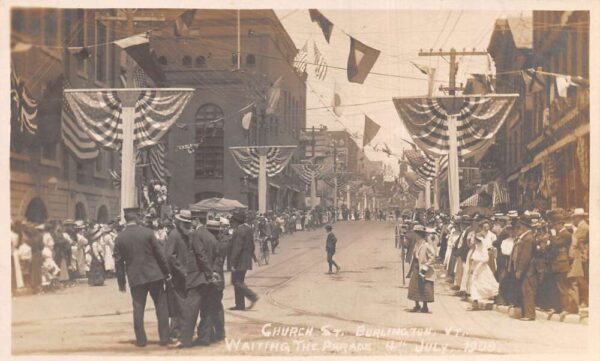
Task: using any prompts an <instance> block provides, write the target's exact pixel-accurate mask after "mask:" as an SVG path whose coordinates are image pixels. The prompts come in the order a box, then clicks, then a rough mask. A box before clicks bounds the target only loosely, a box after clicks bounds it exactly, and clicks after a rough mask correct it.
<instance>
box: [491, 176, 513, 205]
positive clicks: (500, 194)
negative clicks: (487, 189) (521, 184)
mask: <svg viewBox="0 0 600 361" xmlns="http://www.w3.org/2000/svg"><path fill="white" fill-rule="evenodd" d="M509 202H510V196H509V194H508V191H507V190H506V188H504V187H503V186H502V185H500V183H498V182H494V195H493V199H492V205H493V206H496V205H498V204H508V203H509Z"/></svg>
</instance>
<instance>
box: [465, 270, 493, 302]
mask: <svg viewBox="0 0 600 361" xmlns="http://www.w3.org/2000/svg"><path fill="white" fill-rule="evenodd" d="M471 266H472V269H473V273H472V274H473V276H472V278H471V285H470V286H471V287H470V290H469V293H470V294H471V298H472V299H473V300H475V301H483V300H492V299H494V297H496V296H497V295H498V287H499V285H498V282H496V278H495V277H494V273H493V272H492V270H491V269H490V267H489V265H488V263H487V262H478V261H473V264H472V265H471Z"/></svg>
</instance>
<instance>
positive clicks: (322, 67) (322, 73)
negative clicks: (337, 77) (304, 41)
mask: <svg viewBox="0 0 600 361" xmlns="http://www.w3.org/2000/svg"><path fill="white" fill-rule="evenodd" d="M313 48H314V50H315V77H316V78H317V79H319V80H325V77H327V63H326V62H325V57H324V56H323V54H321V52H320V51H319V48H317V44H316V43H313Z"/></svg>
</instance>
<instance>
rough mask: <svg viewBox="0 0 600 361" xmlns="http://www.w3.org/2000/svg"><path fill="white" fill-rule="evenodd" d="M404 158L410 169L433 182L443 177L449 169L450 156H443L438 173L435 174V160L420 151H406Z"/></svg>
mask: <svg viewBox="0 0 600 361" xmlns="http://www.w3.org/2000/svg"><path fill="white" fill-rule="evenodd" d="M404 156H405V157H406V160H408V164H409V165H410V167H411V168H412V169H413V170H414V171H415V172H416V173H417V174H419V175H420V176H422V177H424V178H425V179H428V180H432V179H433V178H436V177H438V176H441V175H442V174H443V173H445V171H446V170H447V168H448V156H447V155H446V156H443V157H442V158H441V159H440V163H439V165H438V167H439V169H438V173H437V174H436V172H435V158H433V157H432V156H430V155H429V154H427V153H425V152H423V151H421V150H419V149H407V150H404Z"/></svg>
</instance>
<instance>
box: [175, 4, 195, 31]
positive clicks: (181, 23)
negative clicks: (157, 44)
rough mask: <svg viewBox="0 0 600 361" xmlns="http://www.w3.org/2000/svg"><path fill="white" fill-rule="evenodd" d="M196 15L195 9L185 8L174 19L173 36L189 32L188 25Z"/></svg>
mask: <svg viewBox="0 0 600 361" xmlns="http://www.w3.org/2000/svg"><path fill="white" fill-rule="evenodd" d="M194 16H196V10H195V9H192V10H186V11H184V12H183V13H181V15H179V16H178V17H177V19H175V28H174V29H173V32H174V34H175V36H187V35H189V34H190V26H191V25H192V22H193V21H194Z"/></svg>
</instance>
